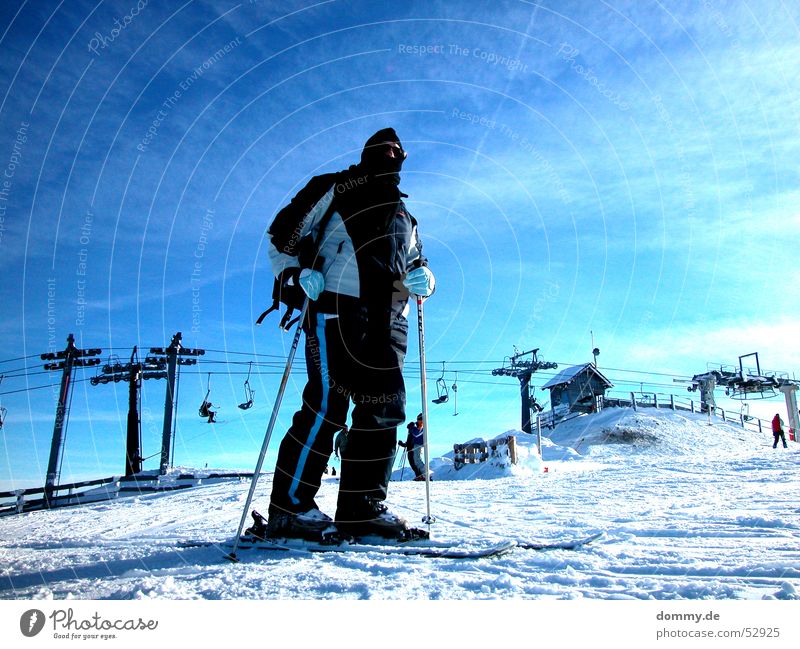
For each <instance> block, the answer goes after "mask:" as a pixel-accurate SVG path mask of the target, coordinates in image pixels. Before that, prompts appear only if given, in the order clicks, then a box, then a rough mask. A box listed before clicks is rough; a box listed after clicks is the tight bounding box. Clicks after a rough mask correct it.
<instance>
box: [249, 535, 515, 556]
mask: <svg viewBox="0 0 800 649" xmlns="http://www.w3.org/2000/svg"><path fill="white" fill-rule="evenodd" d="M370 541H371V539H370V538H369V537H365V538H364V539H361V540H355V541H344V542H342V543H316V542H313V541H303V540H298V539H267V540H261V539H252V538H249V537H245V538H242V539H241V541H240V543H239V546H238V547H239V549H240V550H245V549H254V550H267V551H273V552H288V553H294V554H313V553H326V552H336V553H353V552H357V553H370V552H372V553H380V554H390V555H402V556H407V557H408V556H423V557H430V558H436V559H487V558H490V557H498V556H502V555H504V554H507V553H509V552H511V551H512V550H513V549H514V548H515V547H516V546H517V543H516V542H515V541H502V542H500V543H491V544H487V545H466V544H458V543H456V544H452V543H435V542H432V541H422V542H415V541H408V542H401V543H391V542H379V541H378V540H377V539H375V541H374V542H370Z"/></svg>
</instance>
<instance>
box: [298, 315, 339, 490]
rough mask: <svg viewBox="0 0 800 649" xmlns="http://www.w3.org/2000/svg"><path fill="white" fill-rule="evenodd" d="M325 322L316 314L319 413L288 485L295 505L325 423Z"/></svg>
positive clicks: (326, 393)
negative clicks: (318, 436)
mask: <svg viewBox="0 0 800 649" xmlns="http://www.w3.org/2000/svg"><path fill="white" fill-rule="evenodd" d="M325 322H326V320H325V316H324V315H323V314H321V313H320V314H318V315H317V327H316V334H317V340H318V341H319V363H320V368H319V369H320V376H321V383H322V398H321V399H320V404H319V411H318V412H317V416H316V417H315V418H314V425H313V426H311V430H310V431H309V433H308V439H307V440H306V444H305V446H304V447H303V450H302V452H301V453H300V457H299V458H298V460H297V468H296V470H295V473H294V475H293V476H292V484H291V485H289V499H290V500H291V501H292V503H294V504H295V505H299V504H300V500H299V499H298V498H297V489H298V487H299V486H300V480H301V477H302V475H303V470H304V469H305V468H306V463H307V462H308V455H309V453H310V452H311V447H312V446H314V441H315V440H316V438H317V435H318V434H319V431H320V429H321V428H322V424H324V423H325V416H326V415H327V414H328V393H329V391H330V386H329V381H328V376H329V373H328V350H327V345H326V342H325Z"/></svg>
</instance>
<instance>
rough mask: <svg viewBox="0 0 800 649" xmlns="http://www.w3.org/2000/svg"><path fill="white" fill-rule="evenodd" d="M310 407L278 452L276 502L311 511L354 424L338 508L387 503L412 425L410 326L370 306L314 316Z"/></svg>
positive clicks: (309, 337) (309, 326)
mask: <svg viewBox="0 0 800 649" xmlns="http://www.w3.org/2000/svg"><path fill="white" fill-rule="evenodd" d="M305 333H306V342H305V354H306V371H307V374H308V380H307V383H306V386H305V388H304V390H303V403H302V406H301V408H300V410H298V411H297V412H296V413H295V415H294V418H293V420H292V425H291V427H290V428H289V430H288V431H287V433H286V435H285V436H284V438H283V440H282V442H281V445H280V449H279V451H278V461H277V464H276V467H275V476H274V479H273V486H272V495H271V497H270V505H271V507H273V508H276V509H279V510H281V511H293V512H304V511H308V510H309V509H311V508H313V507H316V504H315V502H314V497H315V496H316V494H317V492H318V491H319V487H320V483H321V481H322V474H323V471H324V470H325V467H326V466H327V463H328V460H329V458H330V455H331V453H332V451H333V438H334V436H335V434H336V433H337V432H338V431H339V430H341V428H342V426H344V425H345V423H346V420H347V414H348V410H349V408H350V404H351V403H352V404H353V412H352V423H351V425H350V430H349V432H348V435H347V444H346V445H345V448H344V450H343V452H342V470H341V475H340V482H339V502H338V510H339V511H347V510H350V509H351V508H353V506H354V505H353V503H354V501H357V500H360V499H363V498H365V497H367V498H373V499H376V500H385V499H386V494H387V488H388V483H389V479H390V477H391V471H392V465H393V464H394V456H395V449H396V444H397V426H398V425H399V424H401V423H402V422H404V421H405V402H406V394H405V385H404V382H403V373H402V369H403V361H404V360H405V353H406V347H407V343H408V321H407V320H406V319H405V317H403V316H402V315H401V314H400V313H398V312H396V311H394V312H390V311H388V310H386V311H382V312H380V313H377V314H376V313H375V312H369V311H368V310H367V309H366V308H361V309H355V310H354V312H353V313H348V314H347V315H340V316H337V317H326V315H325V314H321V313H313V312H312V313H311V314H310V316H309V319H308V322H307V323H306V327H305Z"/></svg>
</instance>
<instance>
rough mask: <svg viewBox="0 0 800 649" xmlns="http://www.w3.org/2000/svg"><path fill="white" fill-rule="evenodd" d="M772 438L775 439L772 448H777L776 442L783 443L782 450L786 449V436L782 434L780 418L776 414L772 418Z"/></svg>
mask: <svg viewBox="0 0 800 649" xmlns="http://www.w3.org/2000/svg"><path fill="white" fill-rule="evenodd" d="M772 436H773V437H774V438H775V442H774V443H773V445H772V448H778V440H780V441H782V442H783V448H787V446H786V435H785V434H784V432H783V421H781V416H780V415H779V414H778V413H775V416H774V417H773V418H772Z"/></svg>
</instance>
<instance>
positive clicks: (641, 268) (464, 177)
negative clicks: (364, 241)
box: [0, 0, 800, 486]
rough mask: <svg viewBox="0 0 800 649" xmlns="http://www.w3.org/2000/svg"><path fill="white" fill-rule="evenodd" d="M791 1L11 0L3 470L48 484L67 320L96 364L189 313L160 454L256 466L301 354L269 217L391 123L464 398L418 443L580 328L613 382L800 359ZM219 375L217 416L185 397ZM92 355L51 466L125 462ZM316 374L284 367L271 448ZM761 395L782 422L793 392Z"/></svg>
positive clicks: (445, 430)
mask: <svg viewBox="0 0 800 649" xmlns="http://www.w3.org/2000/svg"><path fill="white" fill-rule="evenodd" d="M798 14H800V11H798V9H797V7H796V6H795V5H794V4H792V3H788V2H770V3H766V4H763V3H757V4H756V3H747V2H719V1H716V0H708V1H706V2H667V3H659V2H637V3H632V2H542V3H536V2H528V1H522V0H509V1H506V2H496V3H482V2H436V1H426V2H396V3H375V2H366V1H364V2H361V1H345V0H330V1H328V2H312V1H306V0H297V1H287V2H238V3H237V2H192V1H189V2H186V3H185V4H183V5H178V4H172V3H170V4H169V6H165V4H164V3H157V2H154V1H150V2H145V1H144V0H141V2H138V4H137V2H134V1H133V0H131V1H130V2H125V1H124V0H121V1H120V2H115V3H110V2H99V3H97V4H94V3H81V2H70V3H60V4H59V3H55V2H37V3H29V2H24V3H14V2H5V3H3V6H2V7H1V8H0V51H2V57H0V80H1V85H0V92H1V94H0V167H1V169H0V174H2V177H0V190H2V192H3V193H2V194H0V218H2V221H0V235H2V236H1V237H0V264H2V273H3V282H2V288H0V290H1V291H2V293H1V294H0V295H2V299H3V303H4V304H5V305H6V317H5V318H3V320H2V323H0V331H2V334H3V341H4V349H5V351H4V353H3V354H1V355H0V356H2V358H1V359H0V360H3V361H5V362H3V363H0V373H3V374H4V375H5V378H4V380H3V382H2V385H0V393H2V394H0V403H1V404H2V406H3V407H5V408H7V411H8V414H7V417H6V423H5V427H4V431H3V448H2V452H0V482H1V483H2V484H4V485H9V484H10V485H12V486H20V485H21V486H25V485H28V484H38V483H41V481H42V480H43V477H44V473H45V469H46V464H47V455H48V452H49V447H50V439H51V435H52V425H53V418H54V411H55V399H56V396H57V389H56V388H52V387H47V386H50V385H52V384H54V383H57V381H58V376H57V375H56V374H54V373H46V372H43V371H42V368H41V365H42V362H41V361H40V360H39V358H38V355H39V354H41V353H43V352H47V351H56V350H60V349H63V347H64V346H65V343H66V337H67V334H69V333H74V334H75V336H76V339H77V341H78V345H79V346H80V347H100V348H102V349H103V358H104V359H106V358H108V357H109V356H110V355H118V356H119V357H120V358H121V359H122V360H125V359H127V358H128V357H129V356H130V351H131V348H132V346H133V345H137V346H138V347H139V348H140V349H145V350H146V349H149V348H150V347H157V346H164V345H166V344H168V343H169V340H170V338H171V337H172V335H173V334H174V333H175V332H177V331H182V332H183V335H184V344H185V345H187V346H191V347H200V348H204V349H206V350H208V352H207V354H206V355H205V357H203V359H202V362H201V364H200V365H198V366H197V367H196V368H186V369H185V370H184V372H183V373H182V377H181V382H180V394H179V399H180V402H179V418H178V433H177V443H176V453H175V460H176V463H177V464H182V465H189V466H203V465H204V464H205V463H208V465H209V466H215V467H236V468H251V467H252V466H253V464H254V463H255V459H256V456H257V452H258V448H259V446H260V444H261V440H262V437H263V432H264V428H265V425H266V422H267V419H268V416H269V412H270V409H271V405H272V400H273V399H274V396H275V392H276V390H277V383H278V379H279V375H280V371H281V365H282V359H283V358H285V355H286V352H287V349H288V346H289V344H290V337H289V336H287V335H281V333H280V332H279V331H278V330H277V327H276V324H277V322H276V319H275V320H273V321H269V322H268V323H267V324H266V325H265V326H262V327H260V328H255V327H254V326H253V322H254V320H255V318H256V317H257V316H258V314H259V313H260V312H261V311H262V310H263V309H264V308H265V307H266V306H267V305H268V301H269V294H270V290H271V284H272V278H271V275H270V272H269V268H268V263H267V260H266V251H265V249H264V232H265V229H266V227H267V226H268V224H269V222H270V220H271V218H272V216H273V215H274V213H275V212H276V211H277V210H278V209H279V208H280V207H281V206H282V205H284V204H285V203H286V202H287V201H288V200H289V199H290V198H291V196H292V195H293V194H294V193H295V192H296V191H297V190H298V189H299V188H300V187H301V186H302V185H303V184H304V183H305V182H306V181H307V180H308V178H309V177H310V176H312V175H314V174H316V173H321V172H329V171H335V170H338V169H341V168H344V167H346V166H347V165H349V164H351V163H353V162H354V161H356V160H357V158H358V154H359V151H360V149H361V147H362V145H363V142H364V141H365V140H366V138H367V137H369V135H371V134H372V133H373V132H374V131H376V130H378V129H380V128H383V127H385V126H393V127H394V128H395V129H396V130H397V132H398V134H399V135H400V137H401V139H402V141H403V143H404V145H405V147H406V149H407V150H408V151H409V157H408V160H407V161H406V163H405V165H404V173H403V182H402V187H403V189H404V191H405V192H406V193H408V194H409V199H408V205H409V208H410V209H411V211H412V212H413V213H414V214H415V216H416V217H417V218H418V220H419V222H420V227H421V233H422V235H423V238H424V241H425V247H426V254H427V255H428V257H429V259H430V265H431V268H432V269H433V270H434V272H435V273H436V276H437V279H438V290H437V293H436V295H435V296H434V298H432V299H431V300H430V301H429V302H428V303H427V305H426V321H427V331H426V337H427V341H428V349H427V358H428V374H429V386H428V387H429V390H430V391H431V392H434V380H435V379H436V378H437V377H438V376H439V374H440V373H441V371H442V368H443V366H442V363H443V362H444V370H445V372H446V374H445V378H446V380H447V383H448V384H450V385H451V384H452V383H453V381H454V380H455V379H456V375H455V371H458V377H457V378H458V385H459V390H458V407H459V413H460V414H459V415H458V416H457V417H454V416H453V411H454V409H453V407H452V406H451V404H446V405H442V406H431V422H430V431H431V436H432V444H433V445H434V449H435V451H437V452H445V451H446V450H447V449H448V448H449V447H450V446H451V445H452V443H454V442H459V441H465V440H467V439H471V438H473V437H478V436H484V437H486V436H494V435H495V434H499V433H501V432H503V431H504V430H506V429H508V428H513V427H517V426H518V425H519V405H518V386H517V384H516V382H515V381H514V379H508V378H498V377H492V376H491V369H492V368H494V367H498V366H499V365H501V364H502V362H503V359H504V357H507V356H509V355H511V354H512V353H513V352H514V347H515V346H516V347H517V348H518V349H519V350H523V351H524V350H528V349H532V348H539V349H540V350H541V351H540V356H541V357H542V358H543V359H545V360H550V361H555V362H558V363H559V364H560V366H562V367H563V366H568V365H570V364H576V363H581V362H586V361H589V360H591V350H592V334H593V335H594V344H595V345H596V346H598V347H599V348H600V349H601V355H600V357H599V363H600V367H601V369H603V370H605V372H606V374H607V375H608V376H609V378H611V379H612V381H613V382H614V383H615V384H616V385H617V387H618V388H619V389H620V390H625V391H630V390H634V389H635V390H639V389H650V390H657V391H659V392H668V391H670V386H671V385H672V384H673V381H672V378H673V377H677V378H680V377H687V376H691V375H693V374H696V373H700V372H703V371H705V369H706V368H707V364H708V363H716V364H718V365H719V364H729V365H734V364H736V363H737V362H738V361H737V359H738V357H739V356H740V355H743V354H748V353H751V352H758V353H759V356H760V361H761V366H762V368H767V369H771V370H777V371H786V372H789V373H790V375H793V374H794V372H795V371H796V370H797V368H798V366H800V354H798V350H797V345H796V339H797V338H796V337H797V323H798V315H800V303H799V301H798V299H797V286H798V271H797V264H796V252H797V250H798V247H799V244H800V236H799V235H798V225H800V211H799V210H798V198H800V192H798V189H797V187H798V186H800V183H798V170H799V168H798V163H797V160H800V146H798V138H799V137H800V136H798V133H800V130H799V129H798V123H799V122H800V113H799V112H798V106H799V105H800V104H799V103H798V102H799V101H800V90H798V84H797V78H798V72H799V71H800V70H798V67H799V66H798V61H800V45H799V44H798V43H800V39H798V24H800V23H799V20H800V16H799V15H798ZM2 183H5V184H2ZM412 322H413V320H412ZM212 350H213V351H212ZM417 353H418V352H417V347H416V344H415V342H412V345H411V346H410V348H409V357H408V364H407V371H406V377H407V382H408V388H409V394H410V395H411V396H410V399H409V411H410V412H409V415H410V416H412V415H413V414H415V413H416V412H417V411H418V410H419V409H420V405H419V397H418V396H417V395H418V390H417V386H418V382H419V378H418V377H419V363H418V356H417ZM250 361H254V365H253V377H252V378H251V384H252V385H253V387H254V388H255V389H256V405H255V407H254V408H253V409H251V410H249V411H246V412H245V411H240V410H238V409H237V408H236V404H237V403H239V402H241V401H242V400H243V387H242V384H243V382H244V378H245V376H246V373H247V371H248V369H249V367H250V366H249V362H250ZM209 372H211V388H212V396H211V400H212V401H213V402H214V403H215V404H219V405H220V406H221V410H220V415H219V419H220V420H221V421H222V422H223V423H221V424H219V425H217V426H209V425H207V424H204V423H203V421H202V420H201V419H200V418H199V417H198V416H197V414H196V412H197V406H198V405H199V403H200V402H201V401H202V398H203V396H204V394H205V392H206V387H207V381H208V378H209V374H208V373H209ZM93 374H94V370H83V371H79V372H78V373H77V375H76V380H77V383H76V385H75V390H74V394H73V401H72V406H71V412H70V424H69V434H68V439H67V443H66V448H65V455H64V464H63V468H62V480H64V481H69V480H72V479H79V478H86V477H102V476H106V475H111V474H115V473H119V472H120V471H121V470H122V468H123V454H124V435H125V432H124V430H125V412H126V408H127V394H126V390H125V387H124V385H122V384H119V385H113V384H112V385H105V386H91V385H90V383H89V381H88V379H89V377H90V376H92V375H93ZM540 376H541V378H540V379H539V380H536V379H535V380H534V384H536V385H542V384H543V383H545V382H546V380H547V379H548V378H549V377H550V376H552V372H551V373H547V372H542V373H541V375H540ZM302 382H303V373H302V363H298V365H297V372H296V373H295V374H294V375H293V377H292V381H291V383H290V386H289V391H288V393H287V395H286V398H285V401H284V406H283V409H282V411H281V417H280V419H279V424H278V430H277V432H276V437H275V443H274V444H273V448H276V447H277V439H278V437H279V435H280V433H281V432H282V431H283V430H284V429H285V427H286V425H287V423H288V421H289V420H290V417H291V414H292V412H293V409H294V408H295V407H296V404H297V403H298V396H297V392H298V390H299V389H301V388H302ZM648 386H649V387H648ZM677 389H678V391H680V390H682V387H678V388H677ZM537 396H538V397H539V398H540V399H541V400H543V401H546V394H544V395H543V394H541V392H539V391H537ZM720 396H721V395H720ZM163 400H164V382H163V381H150V382H147V383H146V384H145V389H144V395H143V407H144V411H143V438H144V453H145V455H152V454H155V453H157V452H158V451H159V444H160V435H161V417H162V414H163ZM451 403H452V401H451ZM731 407H732V408H734V409H735V410H737V411H738V407H739V404H731ZM752 408H753V409H754V410H758V411H759V412H761V411H762V410H763V413H762V414H763V416H769V415H771V414H772V413H774V412H775V411H776V410H777V411H780V412H784V413H785V408H784V405H783V401H782V399H776V400H773V401H769V402H761V403H756V402H753V404H752ZM411 411H413V413H412V412H411ZM156 462H157V460H156V458H154V459H152V460H150V461H149V462H148V463H146V464H145V468H156V466H157V464H156Z"/></svg>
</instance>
